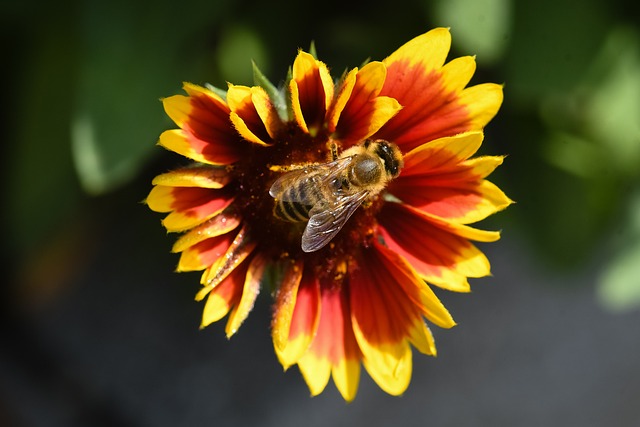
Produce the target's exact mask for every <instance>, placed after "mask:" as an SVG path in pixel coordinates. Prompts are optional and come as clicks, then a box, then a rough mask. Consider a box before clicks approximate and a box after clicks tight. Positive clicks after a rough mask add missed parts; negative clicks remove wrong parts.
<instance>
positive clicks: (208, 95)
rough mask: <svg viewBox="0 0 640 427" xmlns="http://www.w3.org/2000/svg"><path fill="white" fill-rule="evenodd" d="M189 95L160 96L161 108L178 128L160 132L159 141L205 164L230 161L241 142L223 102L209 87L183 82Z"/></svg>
mask: <svg viewBox="0 0 640 427" xmlns="http://www.w3.org/2000/svg"><path fill="white" fill-rule="evenodd" d="M184 89H185V91H186V92H187V93H188V94H189V96H184V95H175V96H171V97H168V98H165V99H163V100H162V102H163V104H164V108H165V111H166V112H167V114H168V115H169V117H171V118H172V119H173V120H174V121H175V122H176V124H177V125H178V126H179V127H180V128H181V130H178V129H174V130H169V131H166V132H164V133H162V134H161V135H160V141H159V144H160V145H162V146H163V147H165V148H167V149H169V150H172V151H175V152H176V153H178V154H182V155H184V156H186V157H189V158H191V159H194V160H196V161H200V162H203V163H209V164H230V163H233V162H235V161H237V160H238V159H239V158H240V153H241V150H242V144H241V141H240V138H239V136H238V134H237V132H236V131H235V130H234V128H233V126H232V125H231V122H230V120H229V113H230V109H229V107H228V106H227V104H226V102H225V101H224V100H223V99H222V98H220V97H219V96H218V95H216V94H215V93H213V92H212V91H210V90H208V89H206V88H203V87H200V86H196V85H193V84H190V83H185V84H184Z"/></svg>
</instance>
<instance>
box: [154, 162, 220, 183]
mask: <svg viewBox="0 0 640 427" xmlns="http://www.w3.org/2000/svg"><path fill="white" fill-rule="evenodd" d="M230 179H231V177H230V175H229V173H228V172H227V170H226V169H225V168H220V167H212V166H192V167H186V168H181V169H177V170H174V171H171V172H167V173H163V174H162V175H158V176H156V177H155V178H154V179H153V181H152V184H153V185H163V186H171V187H201V188H222V187H224V186H225V185H227V184H228V183H229V181H230Z"/></svg>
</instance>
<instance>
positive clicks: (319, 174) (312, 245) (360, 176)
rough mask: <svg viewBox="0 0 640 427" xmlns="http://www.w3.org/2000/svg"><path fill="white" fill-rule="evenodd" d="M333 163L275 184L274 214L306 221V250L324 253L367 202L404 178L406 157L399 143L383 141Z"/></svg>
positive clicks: (335, 158) (305, 168)
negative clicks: (327, 246) (323, 248)
mask: <svg viewBox="0 0 640 427" xmlns="http://www.w3.org/2000/svg"><path fill="white" fill-rule="evenodd" d="M332 157H333V160H332V161H330V162H327V163H320V164H310V165H305V166H302V167H300V168H297V169H294V170H291V171H289V172H286V173H285V174H283V175H282V176H280V177H279V178H278V179H277V180H276V181H275V182H274V183H273V185H272V186H271V189H270V190H269V194H270V195H271V197H273V198H274V199H275V206H274V215H275V216H276V217H277V218H280V219H282V220H284V221H289V222H305V221H307V225H306V227H305V229H304V233H303V234H302V244H301V246H302V250H303V251H305V252H314V251H317V250H318V249H321V248H322V247H324V246H325V245H327V243H329V242H330V241H331V239H333V238H334V237H335V236H336V234H338V232H339V231H340V230H341V229H342V227H343V226H344V225H345V223H346V222H347V220H348V219H349V218H350V217H351V215H352V214H353V213H354V212H355V211H356V210H357V209H358V207H359V206H360V205H362V203H363V202H365V201H366V200H367V199H371V198H372V197H374V196H375V195H377V194H378V193H380V192H381V191H382V190H384V188H385V187H386V185H387V183H388V182H389V181H390V180H392V179H394V178H396V177H397V176H398V175H399V174H400V169H402V166H403V164H404V163H403V160H402V153H401V151H400V149H399V148H398V146H397V145H396V144H393V143H391V142H388V141H385V140H382V139H378V140H375V141H371V140H367V141H365V142H363V143H361V144H358V145H355V146H353V147H351V148H349V149H347V150H345V151H344V152H343V153H341V154H340V155H339V156H338V155H337V151H336V150H335V149H332Z"/></svg>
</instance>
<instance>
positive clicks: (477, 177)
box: [389, 132, 512, 224]
mask: <svg viewBox="0 0 640 427" xmlns="http://www.w3.org/2000/svg"><path fill="white" fill-rule="evenodd" d="M481 142H482V133H481V132H467V133H463V134H460V135H456V136H454V137H446V138H440V139H438V140H435V141H432V142H429V143H426V144H423V145H421V146H419V147H417V148H415V149H413V150H411V151H410V152H409V153H407V154H406V155H405V156H404V162H405V167H404V169H403V170H402V174H401V175H400V177H398V179H396V180H395V181H393V182H392V183H391V185H389V191H390V192H391V193H392V194H393V195H394V196H395V197H397V198H399V199H400V200H402V201H403V202H405V203H408V204H410V205H412V206H414V207H417V208H418V209H421V210H423V211H425V212H428V213H430V214H432V215H436V216H439V217H441V218H444V219H446V220H449V221H452V222H456V223H460V224H469V223H473V222H477V221H480V220H482V219H484V218H486V217H487V216H489V215H492V214H494V213H496V212H498V211H500V210H502V209H504V208H506V207H507V206H509V204H511V203H512V201H511V200H510V199H509V198H508V197H507V196H506V195H505V194H504V193H503V192H502V191H501V190H500V189H499V188H498V187H496V186H495V185H493V184H492V183H490V182H489V181H485V180H484V179H482V178H484V177H485V176H486V175H488V174H489V173H491V171H493V169H495V167H497V166H498V165H499V164H500V163H502V157H482V158H477V159H472V160H467V159H468V158H469V157H470V156H471V155H473V154H474V153H475V152H476V151H477V149H478V148H479V147H480V144H481Z"/></svg>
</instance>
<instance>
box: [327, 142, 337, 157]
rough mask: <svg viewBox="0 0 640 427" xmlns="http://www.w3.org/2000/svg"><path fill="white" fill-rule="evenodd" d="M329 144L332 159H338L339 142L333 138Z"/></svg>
mask: <svg viewBox="0 0 640 427" xmlns="http://www.w3.org/2000/svg"><path fill="white" fill-rule="evenodd" d="M327 145H328V146H329V151H330V152H331V160H332V161H333V160H337V159H338V144H336V143H335V141H333V140H331V141H329V142H328V143H327Z"/></svg>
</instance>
